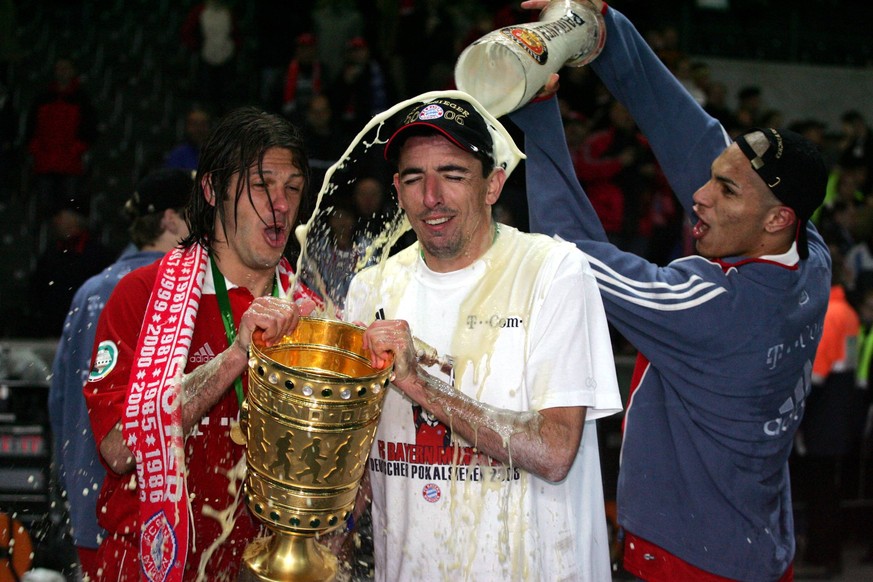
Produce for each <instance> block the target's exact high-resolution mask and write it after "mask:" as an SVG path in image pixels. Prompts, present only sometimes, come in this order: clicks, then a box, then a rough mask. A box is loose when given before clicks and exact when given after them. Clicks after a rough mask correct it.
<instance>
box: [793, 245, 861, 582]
mask: <svg viewBox="0 0 873 582" xmlns="http://www.w3.org/2000/svg"><path fill="white" fill-rule="evenodd" d="M829 247H830V249H831V259H832V261H833V277H832V285H831V293H830V300H829V302H828V308H827V313H826V314H825V320H824V327H823V328H822V332H821V341H820V342H819V344H818V350H817V351H816V353H815V361H814V362H813V364H812V390H811V391H810V393H809V396H807V398H806V406H805V411H804V413H803V420H802V421H801V423H800V428H799V429H798V431H797V434H796V435H795V454H794V459H793V462H792V484H793V485H796V487H795V489H796V491H795V496H796V497H797V498H798V499H799V500H801V501H803V502H804V503H805V516H806V528H805V530H806V531H805V533H806V536H805V540H806V543H805V544H804V552H803V554H802V555H800V556H799V560H798V568H797V575H798V577H808V576H809V575H811V574H816V575H818V576H821V577H827V578H830V577H832V576H834V575H836V574H838V573H839V572H840V571H842V561H843V556H842V553H843V536H842V533H841V530H842V528H841V527H840V525H841V523H842V518H841V515H840V486H839V483H838V481H839V475H840V472H841V471H840V469H841V467H840V464H841V461H842V460H843V459H844V458H845V456H846V454H847V453H848V451H849V447H850V446H851V445H852V444H853V441H854V439H855V438H856V436H857V434H856V433H859V432H860V431H859V430H858V429H859V426H858V423H857V422H851V421H850V420H851V419H853V418H855V409H856V407H857V404H858V402H857V399H856V397H855V393H856V370H857V365H858V335H859V332H860V321H859V319H858V314H857V312H856V311H855V309H854V308H853V307H852V306H851V305H850V304H849V302H848V301H847V299H846V291H845V289H844V288H843V281H844V280H845V267H844V257H843V254H842V252H841V251H840V249H839V246H838V245H836V244H829Z"/></svg>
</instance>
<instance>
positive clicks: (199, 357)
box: [188, 342, 215, 364]
mask: <svg viewBox="0 0 873 582" xmlns="http://www.w3.org/2000/svg"><path fill="white" fill-rule="evenodd" d="M214 357H215V352H213V351H212V348H210V347H209V342H207V343H205V344H203V346H201V347H200V349H199V350H197V351H196V352H194V355H192V356H190V357H189V358H188V361H189V362H191V363H192V364H203V363H206V362H208V361H209V360H211V359H212V358H214Z"/></svg>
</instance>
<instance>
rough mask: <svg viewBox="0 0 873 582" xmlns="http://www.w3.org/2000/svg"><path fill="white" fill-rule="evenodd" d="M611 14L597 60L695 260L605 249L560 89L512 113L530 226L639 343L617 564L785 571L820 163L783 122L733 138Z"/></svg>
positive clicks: (819, 252) (646, 572) (734, 574)
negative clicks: (658, 169)
mask: <svg viewBox="0 0 873 582" xmlns="http://www.w3.org/2000/svg"><path fill="white" fill-rule="evenodd" d="M598 4H599V2H598ZM528 7H530V3H528ZM598 7H599V6H598ZM603 14H604V17H605V20H606V27H607V35H606V38H607V41H606V46H605V48H604V50H603V52H602V53H601V54H600V56H599V57H598V58H597V59H596V60H595V61H594V62H593V63H592V64H591V67H592V68H593V69H594V70H595V72H596V73H597V74H598V76H599V77H600V79H601V80H602V81H603V82H604V83H605V85H606V86H607V87H608V88H609V90H610V91H611V92H612V94H613V95H614V96H615V97H616V98H617V99H618V100H619V101H621V102H622V103H623V104H624V105H625V106H626V107H627V108H628V109H629V110H630V112H631V114H632V115H633V117H634V119H635V120H636V122H637V124H638V125H639V127H640V129H641V130H642V132H643V133H644V134H645V135H646V137H647V138H648V139H649V141H650V142H651V145H652V148H653V150H654V152H655V154H656V156H657V158H658V161H659V163H660V164H661V166H662V168H663V170H664V172H665V174H666V175H667V176H668V178H669V180H670V184H671V186H672V188H673V190H674V191H675V193H676V195H677V196H678V198H679V200H680V201H681V202H682V204H683V206H684V207H685V209H686V211H688V212H689V213H691V214H693V215H694V220H695V226H694V229H693V235H694V238H695V243H696V246H697V251H698V253H699V255H700V256H689V257H685V258H682V259H678V260H676V261H673V262H672V263H670V264H669V265H668V266H666V267H658V266H657V265H655V264H652V263H649V262H647V261H646V260H644V259H642V258H641V257H639V256H636V255H634V254H631V253H626V252H622V251H620V250H619V249H618V248H616V247H615V246H613V245H611V244H609V243H608V242H607V238H606V234H605V233H604V231H603V228H602V226H601V225H600V223H599V221H598V219H597V216H596V214H595V212H594V209H593V208H592V207H591V205H590V203H589V202H588V200H587V198H586V197H585V194H584V192H583V191H582V188H581V186H580V185H579V182H578V181H577V179H576V176H575V173H574V170H573V166H572V163H571V160H570V156H569V153H568V151H567V146H566V143H565V141H564V134H563V128H562V127H561V120H560V115H559V113H558V107H557V104H556V99H549V100H545V101H542V102H537V103H533V104H530V105H528V106H526V107H524V108H522V109H521V110H519V111H517V112H515V113H513V114H512V120H513V121H514V122H515V123H516V124H517V125H518V126H519V127H520V128H521V129H522V130H524V131H525V139H526V145H525V153H526V154H527V158H528V159H527V165H526V166H527V169H526V173H527V189H528V196H529V206H530V220H531V230H533V231H537V232H543V233H546V234H557V235H559V236H560V237H562V238H564V239H566V240H570V241H573V242H575V243H576V245H577V246H578V247H579V248H580V249H581V250H582V251H583V252H585V253H586V255H587V256H588V259H589V261H590V263H591V266H592V267H593V269H594V272H595V275H596V276H597V281H598V284H599V287H600V290H601V293H602V296H603V301H604V306H605V308H606V313H607V316H608V317H609V319H610V320H611V322H612V323H613V324H614V325H615V327H616V328H617V329H618V331H620V332H621V333H622V334H623V335H624V336H625V337H626V338H628V339H629V340H630V341H631V342H632V343H633V344H634V345H635V346H636V347H637V349H638V350H639V353H640V359H639V361H638V362H637V369H636V370H635V373H634V378H633V381H632V386H631V390H632V392H631V398H630V402H629V404H628V408H627V413H626V417H625V430H624V441H623V445H622V453H621V455H622V456H621V469H620V474H619V483H618V498H617V500H618V519H619V523H620V525H621V526H622V528H623V529H624V531H625V533H626V537H625V567H626V568H627V569H628V570H629V571H630V572H632V573H633V574H635V575H636V576H639V577H640V578H643V579H645V580H689V579H694V580H722V579H725V578H727V579H739V580H762V581H771V580H780V579H791V577H792V572H793V570H792V563H793V559H794V549H795V548H794V527H793V518H792V508H791V495H790V482H789V475H788V465H787V460H788V456H789V452H790V450H791V443H792V439H793V437H794V433H795V431H796V429H797V426H798V424H799V423H800V419H801V417H802V415H803V409H804V401H805V398H806V396H807V395H808V394H809V390H810V373H811V370H812V362H813V359H814V356H815V351H816V347H817V345H818V341H819V336H820V334H821V329H822V323H823V319H824V314H825V309H826V307H827V302H828V294H829V289H830V269H831V265H830V257H829V254H828V249H827V247H826V246H825V244H824V242H823V241H822V238H821V236H820V235H819V234H818V233H817V232H816V230H815V228H814V227H813V226H812V224H811V223H809V221H808V218H809V217H810V215H811V214H812V212H813V211H814V210H815V208H816V207H818V206H819V204H820V203H821V200H822V198H823V196H824V191H825V183H826V179H827V173H826V170H825V166H824V162H823V161H822V159H821V156H820V155H819V154H818V152H817V151H816V150H815V148H814V147H813V146H812V145H811V144H809V143H808V142H806V141H805V140H803V138H801V137H800V136H798V135H796V134H791V133H790V132H777V131H775V130H769V129H765V130H758V131H753V132H750V133H748V134H745V135H744V136H741V137H739V138H737V141H736V142H735V143H733V144H732V143H731V141H730V139H729V138H728V136H727V134H726V133H725V131H724V129H723V128H722V127H721V125H720V124H719V123H718V121H716V120H715V119H713V118H711V117H710V116H709V115H708V114H706V113H705V112H704V111H703V109H701V108H700V107H699V106H698V105H697V103H696V102H695V101H694V99H693V98H692V97H691V96H690V95H688V93H687V92H686V91H685V90H684V89H683V88H682V86H681V85H680V84H679V82H678V81H676V79H675V78H674V77H673V75H672V74H671V73H670V72H669V71H668V70H667V69H666V68H665V67H664V66H663V64H662V63H661V62H660V61H659V59H658V58H657V56H655V54H654V53H653V52H652V51H651V50H650V48H649V47H648V46H647V45H646V43H645V41H644V40H643V39H642V37H641V36H640V35H639V33H638V32H637V31H636V30H635V29H634V27H633V25H632V24H631V23H630V22H629V21H628V20H627V19H626V18H625V17H624V16H623V15H621V14H620V13H618V12H616V11H615V10H613V9H611V8H607V7H606V6H605V5H603Z"/></svg>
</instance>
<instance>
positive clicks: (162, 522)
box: [139, 510, 179, 582]
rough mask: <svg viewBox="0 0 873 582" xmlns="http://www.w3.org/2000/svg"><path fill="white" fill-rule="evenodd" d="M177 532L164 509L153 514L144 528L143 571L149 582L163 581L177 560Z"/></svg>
mask: <svg viewBox="0 0 873 582" xmlns="http://www.w3.org/2000/svg"><path fill="white" fill-rule="evenodd" d="M178 549H179V548H178V542H177V541H176V533H175V532H174V531H173V528H172V527H171V526H170V521H169V520H168V519H167V515H166V514H165V513H164V511H163V510H161V511H159V512H157V513H156V514H154V515H153V516H151V517H150V518H149V519H148V521H146V522H145V525H144V526H143V529H142V536H141V537H140V542H139V556H140V560H141V562H140V564H141V565H142V572H143V574H144V575H145V577H146V579H147V580H149V582H163V581H164V580H166V579H167V574H169V573H170V569H171V568H172V567H173V563H174V562H175V561H176V553H177V551H178Z"/></svg>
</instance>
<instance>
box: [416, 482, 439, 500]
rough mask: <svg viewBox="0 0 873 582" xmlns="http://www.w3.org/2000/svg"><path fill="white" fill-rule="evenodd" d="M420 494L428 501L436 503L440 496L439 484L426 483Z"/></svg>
mask: <svg viewBox="0 0 873 582" xmlns="http://www.w3.org/2000/svg"><path fill="white" fill-rule="evenodd" d="M421 496H422V497H424V500H425V501H427V502H428V503H436V502H437V501H439V500H440V497H442V491H440V486H439V485H437V484H436V483H428V484H427V485H425V486H424V488H423V489H422V490H421Z"/></svg>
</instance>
